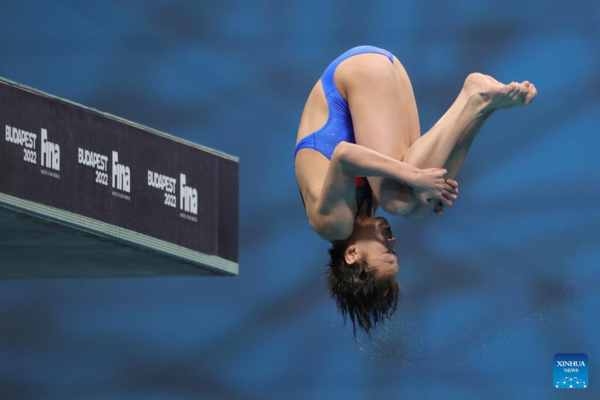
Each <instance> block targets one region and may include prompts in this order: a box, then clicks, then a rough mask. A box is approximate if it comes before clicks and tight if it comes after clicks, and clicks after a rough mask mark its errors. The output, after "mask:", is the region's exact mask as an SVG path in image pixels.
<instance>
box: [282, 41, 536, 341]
mask: <svg viewBox="0 0 600 400" xmlns="http://www.w3.org/2000/svg"><path fill="white" fill-rule="evenodd" d="M536 95H537V90H536V88H535V86H534V85H533V84H531V83H530V82H528V81H524V82H521V83H518V82H511V83H510V84H503V83H501V82H498V81H497V80H495V79H494V78H492V77H491V76H488V75H484V74H481V73H472V74H470V75H469V76H467V77H466V79H465V81H464V82H463V85H462V88H461V90H460V93H459V94H458V97H457V98H456V100H455V101H454V103H453V104H452V106H451V107H450V109H448V111H446V113H445V114H444V115H443V116H442V117H441V119H440V120H439V121H438V122H437V123H436V124H435V125H434V126H433V127H432V128H431V129H430V130H429V131H428V132H427V133H425V134H424V135H421V133H420V126H419V116H418V111H417V105H416V101H415V97H414V93H413V89H412V86H411V83H410V80H409V78H408V74H407V72H406V70H405V69H404V67H403V65H402V64H401V63H400V61H399V60H398V59H397V58H396V57H395V56H394V55H393V54H392V53H390V52H389V51H387V50H385V49H381V48H378V47H374V46H358V47H354V48H352V49H350V50H348V51H346V52H345V53H343V54H342V55H340V56H339V57H338V58H336V59H335V60H334V61H333V62H332V63H331V64H330V65H329V66H328V67H327V68H326V70H325V72H324V73H323V75H322V76H321V77H320V79H319V80H318V81H317V83H316V84H315V86H314V87H313V88H312V91H311V92H310V95H309V96H308V100H307V101H306V104H305V107H304V111H303V113H302V117H301V119H300V124H299V127H298V135H297V138H296V148H295V154H294V162H295V170H296V179H297V182H298V188H299V191H300V195H301V197H302V202H303V204H304V208H305V211H306V216H307V218H308V222H309V224H310V226H311V227H312V228H313V229H314V231H315V232H316V233H317V234H318V235H319V236H320V237H321V238H323V239H324V240H327V241H328V242H330V243H331V245H332V247H331V248H330V249H329V256H330V261H329V268H328V270H327V283H328V287H329V290H330V293H331V295H332V297H333V298H335V300H336V303H337V307H338V309H339V311H340V312H341V314H342V316H343V318H344V323H345V322H346V318H347V316H349V317H350V319H351V321H352V325H353V328H354V335H355V336H356V331H357V327H358V328H361V329H363V330H364V332H365V333H367V334H368V335H370V333H371V331H372V330H373V329H374V328H375V327H376V326H377V324H381V323H383V322H384V320H385V319H388V318H390V317H391V316H392V315H393V314H394V312H395V311H396V309H397V305H398V298H399V296H400V286H399V284H398V281H397V278H396V275H397V272H398V258H397V255H396V251H395V242H396V240H395V238H394V235H393V232H392V228H391V225H390V223H389V222H388V220H387V219H386V218H384V217H376V213H377V211H378V209H379V208H381V209H382V210H383V211H384V212H386V213H387V214H389V215H399V216H403V217H405V218H412V219H418V218H425V217H428V216H430V215H435V214H437V215H441V214H442V213H443V209H444V207H445V206H446V207H448V206H452V204H453V201H455V200H456V199H457V195H458V183H457V182H456V180H455V179H456V176H457V174H458V172H459V170H460V169H461V167H462V165H463V163H464V161H465V158H466V156H467V153H468V152H469V149H470V147H471V145H472V144H473V141H474V140H475V137H476V136H477V133H478V132H479V130H480V128H481V126H482V125H483V123H484V122H485V121H486V120H487V119H488V118H489V117H490V115H492V114H493V113H494V112H495V111H497V110H500V109H506V108H512V107H517V106H522V105H526V104H530V103H531V101H532V100H533V99H534V97H535V96H536Z"/></svg>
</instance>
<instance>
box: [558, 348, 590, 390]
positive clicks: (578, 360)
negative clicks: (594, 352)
mask: <svg viewBox="0 0 600 400" xmlns="http://www.w3.org/2000/svg"><path fill="white" fill-rule="evenodd" d="M553 379H554V382H553V384H554V387H555V388H557V389H585V388H587V387H588V384H589V382H588V356H587V355H586V354H584V353H558V354H556V355H555V356H554V374H553Z"/></svg>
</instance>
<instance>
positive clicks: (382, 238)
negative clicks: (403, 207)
mask: <svg viewBox="0 0 600 400" xmlns="http://www.w3.org/2000/svg"><path fill="white" fill-rule="evenodd" d="M395 243H396V239H395V238H394V237H393V234H392V230H391V227H390V225H389V223H388V221H387V220H386V219H385V218H382V217H379V218H371V217H366V216H361V215H360V214H359V216H358V217H357V218H356V221H355V222H354V230H353V232H352V235H350V237H348V238H347V239H344V240H337V241H333V242H332V244H333V247H332V248H331V249H329V255H330V257H331V260H330V261H329V267H330V268H329V269H328V271H327V284H328V287H329V290H330V292H331V295H332V297H334V298H335V299H336V301H337V306H338V309H339V310H340V312H341V313H342V316H343V317H344V324H345V323H346V316H347V315H349V316H350V319H351V320H352V325H353V328H354V335H355V337H356V328H357V325H358V327H360V328H362V329H363V330H364V331H365V333H367V335H369V336H370V333H371V330H372V329H374V328H375V327H376V324H377V323H379V324H382V323H383V320H384V319H385V318H388V319H389V318H390V317H391V316H392V315H393V314H394V312H395V311H396V307H397V304H398V297H399V294H400V285H399V284H398V281H397V280H396V274H397V273H398V259H397V257H396V252H395V250H394V245H395Z"/></svg>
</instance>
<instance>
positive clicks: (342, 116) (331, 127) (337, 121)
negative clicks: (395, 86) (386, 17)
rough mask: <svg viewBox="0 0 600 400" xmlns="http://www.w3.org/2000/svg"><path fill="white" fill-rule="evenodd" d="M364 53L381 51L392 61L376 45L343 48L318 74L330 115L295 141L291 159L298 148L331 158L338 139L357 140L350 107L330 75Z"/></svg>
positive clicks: (381, 52)
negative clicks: (317, 126) (314, 128)
mask: <svg viewBox="0 0 600 400" xmlns="http://www.w3.org/2000/svg"><path fill="white" fill-rule="evenodd" d="M363 53H378V54H383V55H385V56H387V57H388V58H389V59H390V61H391V62H392V64H393V63H394V58H393V56H392V53H390V52H389V51H387V50H384V49H380V48H378V47H375V46H358V47H354V48H352V49H350V50H348V51H346V52H345V53H343V54H342V55H341V56H339V57H338V58H336V59H335V60H334V61H333V62H332V63H331V64H329V66H328V67H327V69H326V70H325V72H324V73H323V75H321V83H322V85H323V91H324V92H325V97H326V99H327V105H328V106H329V117H328V119H327V122H326V123H325V125H324V126H323V127H322V128H321V129H319V130H318V131H316V132H314V133H312V134H310V135H308V136H306V137H304V138H303V139H302V140H300V142H298V144H297V145H296V151H295V153H294V159H295V158H296V155H297V154H298V151H300V149H313V150H316V151H318V152H319V153H321V154H323V155H324V156H325V157H327V158H328V159H329V160H331V156H332V155H333V150H334V149H335V147H336V146H337V145H338V144H339V143H340V142H349V143H356V141H355V140H354V128H353V127H352V116H351V115H350V109H349V108H348V103H347V102H346V100H344V98H343V97H342V96H341V95H340V93H339V92H338V90H337V88H336V86H335V82H334V80H333V74H334V73H335V69H336V68H337V66H338V65H339V64H340V63H341V62H342V61H344V60H345V59H347V58H350V57H352V56H355V55H357V54H363Z"/></svg>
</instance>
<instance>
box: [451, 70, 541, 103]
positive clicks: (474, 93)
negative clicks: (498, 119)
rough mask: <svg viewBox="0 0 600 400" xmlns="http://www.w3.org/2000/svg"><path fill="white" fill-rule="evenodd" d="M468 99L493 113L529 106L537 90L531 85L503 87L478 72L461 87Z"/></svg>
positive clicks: (515, 83) (527, 82)
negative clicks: (503, 109) (504, 109)
mask: <svg viewBox="0 0 600 400" xmlns="http://www.w3.org/2000/svg"><path fill="white" fill-rule="evenodd" d="M463 90H464V91H466V93H467V95H468V96H469V98H472V99H474V101H475V102H476V103H478V104H480V105H481V107H482V108H483V109H484V110H485V111H489V112H492V111H495V110H499V109H502V108H513V107H518V106H522V105H527V104H530V103H531V102H532V101H533V99H534V98H535V96H537V89H536V88H535V85H534V84H533V83H530V82H529V81H523V82H522V83H518V82H511V83H510V84H508V85H505V84H503V83H501V82H498V81H497V80H495V79H494V78H492V77H491V76H489V75H484V74H480V73H478V72H475V73H472V74H470V75H469V76H468V77H467V79H466V80H465V83H464V85H463Z"/></svg>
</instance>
